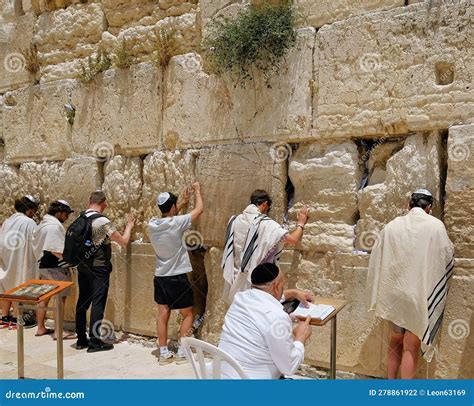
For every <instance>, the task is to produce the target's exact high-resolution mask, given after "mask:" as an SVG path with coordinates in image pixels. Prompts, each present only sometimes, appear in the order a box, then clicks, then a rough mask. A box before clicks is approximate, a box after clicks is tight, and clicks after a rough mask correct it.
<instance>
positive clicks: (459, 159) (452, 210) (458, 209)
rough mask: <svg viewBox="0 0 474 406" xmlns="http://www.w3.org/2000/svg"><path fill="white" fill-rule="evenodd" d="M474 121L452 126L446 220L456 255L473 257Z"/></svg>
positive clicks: (449, 147) (449, 141) (449, 146)
mask: <svg viewBox="0 0 474 406" xmlns="http://www.w3.org/2000/svg"><path fill="white" fill-rule="evenodd" d="M473 163H474V124H471V125H465V126H455V127H451V128H450V129H449V137H448V176H447V180H446V206H445V221H446V226H447V228H448V232H449V235H450V237H451V239H452V241H453V242H454V243H455V246H456V256H458V257H465V258H473V257H474V205H473V203H472V202H473V199H474V165H473Z"/></svg>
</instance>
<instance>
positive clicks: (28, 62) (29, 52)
mask: <svg viewBox="0 0 474 406" xmlns="http://www.w3.org/2000/svg"><path fill="white" fill-rule="evenodd" d="M20 54H21V55H23V58H25V69H26V70H27V71H28V72H30V73H31V74H32V75H35V74H36V73H38V72H39V70H40V62H39V58H38V50H37V49H36V45H34V44H31V45H30V47H29V48H25V49H22V50H21V51H20Z"/></svg>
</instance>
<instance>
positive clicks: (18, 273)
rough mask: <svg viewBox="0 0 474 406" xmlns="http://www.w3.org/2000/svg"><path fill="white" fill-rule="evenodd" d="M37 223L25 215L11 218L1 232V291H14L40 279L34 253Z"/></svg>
mask: <svg viewBox="0 0 474 406" xmlns="http://www.w3.org/2000/svg"><path fill="white" fill-rule="evenodd" d="M35 230H36V223H35V222H34V220H33V219H31V218H29V217H28V216H26V215H25V214H23V213H15V214H14V215H12V216H11V217H9V218H8V219H7V220H5V222H4V223H3V225H2V228H1V230H0V267H1V269H0V291H2V292H4V291H6V290H9V289H12V288H14V287H16V286H18V285H20V284H22V283H24V282H26V281H27V280H29V279H37V278H38V263H37V261H36V259H35V256H34V252H33V245H32V241H33V233H34V231H35Z"/></svg>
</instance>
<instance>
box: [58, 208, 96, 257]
mask: <svg viewBox="0 0 474 406" xmlns="http://www.w3.org/2000/svg"><path fill="white" fill-rule="evenodd" d="M99 217H104V216H102V214H99V213H97V214H92V215H90V216H86V212H85V211H83V212H82V213H81V214H80V215H79V217H78V218H77V219H76V220H74V222H73V223H72V224H71V225H70V226H69V227H68V229H67V231H66V240H65V242H64V252H63V259H64V261H66V262H67V263H68V264H70V265H72V266H78V265H81V264H83V265H91V264H92V261H93V259H94V254H95V252H97V250H98V249H99V248H100V247H96V246H94V244H93V243H92V221H93V220H95V219H97V218H99Z"/></svg>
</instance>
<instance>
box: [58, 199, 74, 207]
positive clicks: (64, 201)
mask: <svg viewBox="0 0 474 406" xmlns="http://www.w3.org/2000/svg"><path fill="white" fill-rule="evenodd" d="M57 202H58V203H61V204H64V206H67V207H71V205H70V204H69V203H68V202H66V200H57Z"/></svg>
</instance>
